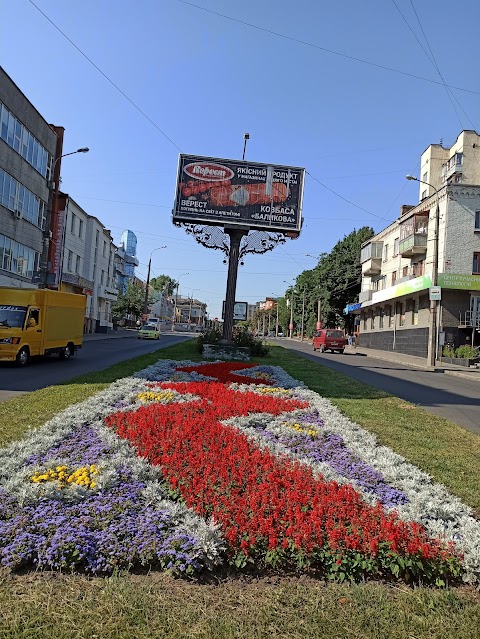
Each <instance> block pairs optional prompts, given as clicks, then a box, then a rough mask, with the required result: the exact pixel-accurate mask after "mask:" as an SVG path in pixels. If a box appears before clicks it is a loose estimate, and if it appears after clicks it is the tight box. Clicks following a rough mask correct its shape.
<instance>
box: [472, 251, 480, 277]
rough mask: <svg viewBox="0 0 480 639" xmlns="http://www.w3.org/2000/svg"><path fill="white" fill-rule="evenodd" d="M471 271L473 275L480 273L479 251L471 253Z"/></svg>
mask: <svg viewBox="0 0 480 639" xmlns="http://www.w3.org/2000/svg"><path fill="white" fill-rule="evenodd" d="M472 273H473V275H480V253H474V254H473V267H472Z"/></svg>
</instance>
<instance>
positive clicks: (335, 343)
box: [313, 328, 347, 353]
mask: <svg viewBox="0 0 480 639" xmlns="http://www.w3.org/2000/svg"><path fill="white" fill-rule="evenodd" d="M346 345H347V340H346V338H345V334H344V332H343V331H341V330H339V329H336V328H324V329H322V330H321V331H317V332H316V333H315V335H314V337H313V350H314V351H316V350H317V349H318V350H319V351H320V352H321V353H324V352H325V351H328V350H330V351H332V353H334V352H335V351H338V352H339V353H343V351H344V350H345V346H346Z"/></svg>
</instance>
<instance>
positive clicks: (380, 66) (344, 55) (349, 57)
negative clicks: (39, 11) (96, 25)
mask: <svg viewBox="0 0 480 639" xmlns="http://www.w3.org/2000/svg"><path fill="white" fill-rule="evenodd" d="M31 1H32V0H30V2H31ZM176 1H177V2H180V3H182V4H185V5H188V6H190V7H194V8H195V9H199V10H200V11H205V12H206V13H211V14H213V15H215V16H218V17H220V18H224V19H225V20H230V21H231V22H238V24H243V25H244V26H246V27H250V28H251V29H256V30H257V31H263V32H264V33H268V34H270V35H274V36H276V37H278V38H283V39H284V40H289V41H290V42H296V43H297V44H303V45H304V46H306V47H311V48H313V49H318V50H319V51H323V52H325V53H330V54H332V55H336V56H339V57H341V58H346V59H347V60H353V61H354V62H360V63H361V64H367V65H369V66H372V67H376V68H378V69H383V70H384V71H391V72H392V73H398V74H400V75H405V76H408V77H410V78H415V79H416V80H423V81H424V82H430V83H431V84H439V85H442V84H443V83H442V82H438V81H437V80H432V79H430V78H424V77H422V76H419V75H415V74H414V73H409V72H408V71H401V70H400V69H394V68H393V67H387V66H385V65H383V64H378V63H377V62H370V61H368V60H363V59H362V58H357V57H356V56H352V55H348V54H347V53H340V52H339V51H333V50H332V49H327V48H326V47H321V46H320V45H318V44H313V43H312V42H307V41H306V40H299V39H298V38H294V37H293V36H288V35H285V34H284V33H279V32H278V31H272V30H271V29H266V28H265V27H259V26H258V25H256V24H253V23H251V22H246V21H244V20H239V19H238V18H232V17H231V16H227V15H225V14H224V13H219V12H218V11H213V10H212V9H207V8H206V7H201V6H199V5H198V4H194V3H193V2H187V0H176ZM449 88H451V89H458V91H465V92H466V93H473V94H475V95H480V92H479V91H473V90H472V89H464V88H463V87H456V86H453V85H449Z"/></svg>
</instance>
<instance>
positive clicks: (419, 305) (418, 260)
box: [347, 131, 480, 357]
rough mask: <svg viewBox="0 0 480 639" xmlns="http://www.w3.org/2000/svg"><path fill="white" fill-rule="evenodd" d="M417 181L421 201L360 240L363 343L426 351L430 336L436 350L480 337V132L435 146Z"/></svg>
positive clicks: (428, 152)
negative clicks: (375, 232) (385, 225)
mask: <svg viewBox="0 0 480 639" xmlns="http://www.w3.org/2000/svg"><path fill="white" fill-rule="evenodd" d="M418 182H419V187H420V188H419V200H420V201H419V203H418V204H417V205H415V206H410V205H409V206H402V207H401V211H400V216H399V218H398V219H397V220H396V221H395V222H393V223H392V224H390V225H389V226H388V227H387V228H385V229H384V230H383V231H381V232H380V233H378V234H377V235H376V236H375V237H373V238H372V239H371V240H369V241H368V242H366V243H365V244H364V246H363V247H362V252H361V263H362V287H361V293H360V296H359V300H358V304H355V305H352V308H350V309H349V308H348V307H347V310H349V311H353V312H354V313H355V314H357V320H356V326H357V332H358V334H359V344H360V345H361V346H364V347H367V348H374V349H379V350H387V351H388V350H395V351H398V352H401V353H406V354H410V355H417V356H420V357H427V353H428V346H429V342H430V344H431V345H432V346H433V349H434V351H435V354H436V355H438V352H439V349H440V348H441V347H442V346H443V344H448V345H452V346H455V347H457V346H460V345H462V344H470V345H479V344H480V136H479V135H478V134H477V133H476V132H475V131H463V132H462V133H461V134H460V135H459V136H458V138H457V140H456V142H455V144H454V145H452V146H451V147H449V148H444V147H442V146H441V145H437V144H435V145H431V146H429V147H428V148H427V149H426V151H425V152H424V153H423V155H422V157H421V177H420V178H419V179H418ZM432 287H435V288H436V287H440V289H441V290H440V291H434V290H433V288H432ZM439 295H440V296H441V299H440V300H439V301H437V299H435V298H438V296H439ZM431 298H434V299H431ZM432 314H434V317H432Z"/></svg>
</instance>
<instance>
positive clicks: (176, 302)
mask: <svg viewBox="0 0 480 639" xmlns="http://www.w3.org/2000/svg"><path fill="white" fill-rule="evenodd" d="M184 275H190V273H182V274H181V275H179V276H178V277H177V288H176V289H175V306H174V309H173V324H174V325H175V322H176V321H177V304H178V287H179V286H180V278H181V277H183V276H184ZM172 330H173V327H172Z"/></svg>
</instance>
